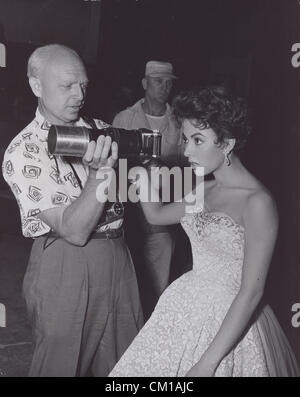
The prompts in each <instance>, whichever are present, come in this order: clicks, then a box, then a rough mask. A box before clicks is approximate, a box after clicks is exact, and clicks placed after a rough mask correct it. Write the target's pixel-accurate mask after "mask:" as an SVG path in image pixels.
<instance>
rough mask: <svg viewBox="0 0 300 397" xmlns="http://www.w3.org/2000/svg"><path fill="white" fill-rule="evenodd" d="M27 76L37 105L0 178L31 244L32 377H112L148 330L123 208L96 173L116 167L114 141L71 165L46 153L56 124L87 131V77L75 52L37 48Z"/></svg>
mask: <svg viewBox="0 0 300 397" xmlns="http://www.w3.org/2000/svg"><path fill="white" fill-rule="evenodd" d="M28 78H29V84H30V87H31V89H32V91H33V93H34V95H35V96H36V97H37V99H38V108H37V111H36V115H35V118H34V120H33V121H32V122H31V123H30V124H29V125H28V126H27V127H26V128H25V129H24V130H23V131H21V132H20V133H19V134H18V135H17V136H16V137H15V138H14V139H13V140H12V142H11V143H10V145H9V146H8V148H7V150H6V152H5V156H4V161H3V176H4V178H5V180H6V182H7V183H8V184H9V186H10V187H11V189H12V191H13V193H14V195H15V197H16V200H17V202H18V205H19V209H20V215H21V223H22V231H23V235H24V236H25V237H30V238H33V239H34V243H33V246H32V251H31V255H30V259H29V264H28V268H27V271H26V274H25V278H24V283H23V292H24V296H25V299H26V303H27V308H28V312H29V314H30V316H31V318H32V322H33V330H34V336H35V350H34V354H33V360H32V364H31V368H30V373H29V375H30V376H86V375H87V374H93V375H94V376H106V375H107V374H108V373H109V372H110V370H111V369H112V368H113V366H114V364H115V363H116V362H117V360H118V359H119V358H120V356H121V355H122V353H123V352H124V350H125V349H126V348H127V346H128V345H129V344H130V342H131V341H132V339H133V338H134V336H135V335H136V334H137V332H138V330H139V328H140V327H141V325H142V315H141V310H140V301H139V294H138V287H137V283H136V276H135V272H134V268H133V265H132V261H131V257H130V254H129V251H128V248H127V246H126V245H125V243H124V240H123V236H122V221H123V214H122V211H120V205H121V204H120V203H108V202H106V203H105V202H99V201H98V200H97V198H96V189H97V187H98V186H99V183H100V182H101V181H100V180H99V179H98V177H99V169H100V168H101V167H113V166H114V165H115V163H116V160H117V156H118V154H117V149H118V148H117V144H116V143H115V142H113V143H112V142H111V139H110V138H109V137H106V138H105V137H103V136H101V137H99V139H98V140H97V142H90V143H89V146H88V149H87V152H86V154H85V156H84V158H83V160H82V161H81V160H78V161H74V160H72V162H70V161H67V159H66V158H63V157H61V156H52V155H51V154H50V153H49V152H48V150H47V136H48V130H49V128H50V126H51V124H56V125H63V126H87V127H89V126H90V125H89V124H88V123H87V122H86V121H85V120H84V119H82V118H80V117H79V111H80V109H81V108H82V106H83V104H84V99H85V94H86V88H87V84H88V79H87V75H86V71H85V67H84V65H83V63H82V60H81V59H80V57H79V56H78V54H77V53H76V52H75V51H73V50H72V49H70V48H68V47H65V46H62V45H58V44H51V45H47V46H44V47H40V48H38V49H37V50H35V51H34V52H33V54H32V55H31V56H30V58H29V61H28ZM93 123H95V124H96V126H97V127H98V128H104V127H106V126H107V125H106V124H105V123H103V122H102V121H100V120H94V121H93ZM110 153H111V155H109V154H110ZM97 172H98V175H97ZM100 172H101V170H100ZM101 201H102V200H101ZM116 204H118V207H117V210H116V207H115V205H116ZM121 208H122V206H121Z"/></svg>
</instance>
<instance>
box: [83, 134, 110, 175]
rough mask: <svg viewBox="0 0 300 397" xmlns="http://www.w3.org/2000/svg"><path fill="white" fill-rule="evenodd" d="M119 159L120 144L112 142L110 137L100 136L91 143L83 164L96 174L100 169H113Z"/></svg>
mask: <svg viewBox="0 0 300 397" xmlns="http://www.w3.org/2000/svg"><path fill="white" fill-rule="evenodd" d="M117 159H118V144H117V143H116V142H112V141H111V137H110V136H104V135H100V136H99V138H98V139H97V143H96V142H95V141H91V142H90V143H89V145H88V148H87V151H86V153H85V155H84V157H83V159H82V162H83V164H85V165H87V166H89V169H90V172H91V171H92V172H93V171H94V172H95V173H96V172H97V171H98V170H99V168H102V167H105V168H113V166H114V165H115V163H116V161H117Z"/></svg>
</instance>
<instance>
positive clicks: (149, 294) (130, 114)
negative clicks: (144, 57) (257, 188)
mask: <svg viewBox="0 0 300 397" xmlns="http://www.w3.org/2000/svg"><path fill="white" fill-rule="evenodd" d="M174 79H176V76H174V74H173V66H172V64H171V63H169V62H160V61H149V62H147V64H146V68H145V76H144V77H143V79H142V86H143V88H144V90H145V96H144V98H142V99H140V100H139V101H138V102H137V103H135V104H134V105H133V106H131V107H129V108H127V109H125V110H123V111H121V112H120V113H118V114H117V115H116V116H115V118H114V120H113V126H114V127H118V128H125V129H138V128H148V129H151V130H159V131H160V133H161V134H162V147H161V160H162V161H163V162H164V163H165V164H166V165H168V166H169V167H172V166H178V165H182V164H184V156H183V151H182V147H181V137H180V131H179V129H178V128H177V127H176V125H175V123H174V122H173V120H172V117H171V107H170V105H169V104H168V102H167V101H168V98H169V96H170V93H171V89H172V86H173V80H174ZM128 213H129V214H130V216H128V230H127V232H126V236H127V238H128V244H129V248H130V250H131V252H132V254H133V259H134V263H135V266H136V270H137V276H138V281H139V287H140V293H141V299H142V304H143V311H144V316H145V318H148V317H149V315H150V314H151V312H152V311H153V308H154V306H155V304H156V302H157V300H158V298H159V296H160V295H161V293H162V292H163V291H164V289H165V288H166V287H167V286H168V283H169V277H170V268H171V259H172V254H173V252H174V248H175V234H176V233H175V231H176V229H175V228H174V227H170V226H155V225H150V224H149V223H148V222H147V220H146V218H145V217H144V214H143V212H142V210H141V208H140V206H138V205H137V206H134V207H131V208H129V209H128ZM133 218H138V222H133V221H132V219H133Z"/></svg>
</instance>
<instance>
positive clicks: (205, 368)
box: [185, 360, 216, 378]
mask: <svg viewBox="0 0 300 397" xmlns="http://www.w3.org/2000/svg"><path fill="white" fill-rule="evenodd" d="M215 372H216V367H215V366H212V365H208V364H205V362H204V360H200V361H198V362H197V363H196V364H195V365H194V366H193V367H192V368H191V369H190V370H189V371H188V372H187V373H186V375H185V376H186V377H194V378H212V377H213V376H214V374H215Z"/></svg>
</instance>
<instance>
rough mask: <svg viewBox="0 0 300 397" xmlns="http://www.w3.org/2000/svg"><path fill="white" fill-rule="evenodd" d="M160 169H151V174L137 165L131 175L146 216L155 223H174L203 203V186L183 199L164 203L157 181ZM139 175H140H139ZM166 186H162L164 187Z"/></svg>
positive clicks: (151, 222)
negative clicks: (161, 199)
mask: <svg viewBox="0 0 300 397" xmlns="http://www.w3.org/2000/svg"><path fill="white" fill-rule="evenodd" d="M159 172H160V171H159V170H158V169H156V170H155V171H154V170H151V172H150V178H149V174H148V173H147V171H146V170H145V168H142V167H135V171H134V173H132V174H131V175H129V178H130V179H131V180H134V182H133V183H134V184H136V188H137V189H138V191H139V199H140V203H141V206H142V208H143V211H144V214H145V217H146V219H147V221H148V222H149V223H150V224H153V225H173V224H176V223H179V222H180V220H181V218H182V217H183V216H184V215H185V213H186V212H191V211H193V210H194V209H195V207H197V205H198V201H200V203H201V207H202V204H203V186H201V187H200V185H199V186H197V188H196V189H195V191H193V192H190V193H189V194H188V195H187V196H186V197H185V198H182V200H178V201H176V202H174V203H168V204H163V203H162V202H161V201H160V195H159V188H160V187H161V186H159V184H158V183H157V179H156V177H157V174H158V173H159ZM137 175H138V176H137ZM163 188H164V186H162V189H163Z"/></svg>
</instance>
